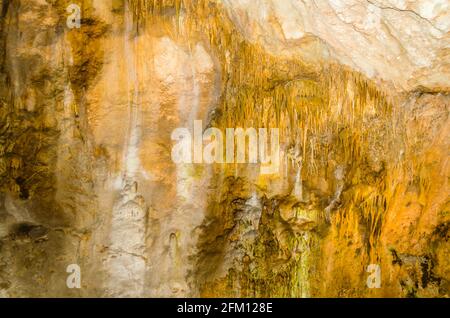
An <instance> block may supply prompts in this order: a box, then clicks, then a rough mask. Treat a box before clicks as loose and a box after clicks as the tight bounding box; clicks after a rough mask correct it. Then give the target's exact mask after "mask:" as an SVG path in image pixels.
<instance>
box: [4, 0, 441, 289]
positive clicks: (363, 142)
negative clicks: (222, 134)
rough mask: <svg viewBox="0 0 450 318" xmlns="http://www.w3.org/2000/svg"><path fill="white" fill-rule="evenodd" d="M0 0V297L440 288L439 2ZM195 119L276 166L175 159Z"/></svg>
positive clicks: (204, 126)
mask: <svg viewBox="0 0 450 318" xmlns="http://www.w3.org/2000/svg"><path fill="white" fill-rule="evenodd" d="M0 3H1V8H2V9H1V24H0V28H1V29H0V45H1V49H0V66H1V68H0V83H1V84H0V106H1V108H0V118H1V121H0V131H1V134H0V139H1V143H0V191H1V193H0V295H1V296H3V297H17V296H19V297H30V296H34V297H43V296H49V297H60V296H81V297H87V296H91V297H92V296H94V297H99V296H124V297H152V296H153V297H180V296H185V297H193V296H205V297H212V296H232V297H416V296H418V297H446V296H448V294H449V289H450V285H449V283H450V272H449V271H450V264H449V259H450V258H449V253H450V244H449V243H448V239H449V224H450V214H449V203H448V193H449V188H448V176H449V166H448V149H449V141H448V135H449V131H448V130H449V127H450V126H449V124H448V110H449V105H450V99H449V98H450V97H449V83H450V81H449V62H450V58H449V54H448V44H449V36H448V31H449V28H450V25H449V24H448V12H449V10H448V9H449V4H448V2H447V1H431V0H430V1H425V0H423V1H387V0H385V1H320V2H319V1H295V0H284V1H271V0H259V1H243V0H239V1H234V0H233V1H225V0H223V1H212V0H210V1H208V0H198V1H181V0H172V1H169V0H161V1H146V0H128V1H123V0H110V1H95V0H83V1H78V2H77V4H78V5H79V6H80V8H81V21H80V22H81V27H80V28H69V27H68V26H67V17H68V15H69V13H68V12H67V11H66V9H67V7H68V6H69V5H70V4H71V3H72V1H68V0H67V1H63V0H52V1H50V0H48V1H44V0H9V1H7V0H2V1H1V2H0ZM194 120H202V121H203V128H204V129H205V128H207V127H217V128H219V129H221V130H223V131H224V130H225V129H226V128H230V127H233V128H235V127H244V128H247V127H256V128H259V127H268V128H269V127H274V128H279V130H280V152H281V158H280V159H281V160H280V169H279V171H278V173H275V174H263V173H261V167H260V165H258V164H212V165H207V164H183V163H175V162H174V161H173V160H172V159H171V148H172V145H173V141H172V140H171V134H172V132H173V130H174V129H176V128H178V127H188V128H192V125H193V121H194ZM70 264H78V265H79V266H80V269H81V274H82V276H81V288H79V289H78V288H75V289H71V288H68V287H67V285H66V279H67V277H68V275H69V274H68V273H67V271H66V269H67V266H68V265H70ZM370 264H376V265H378V266H380V269H381V287H380V288H368V287H367V284H366V282H367V277H368V275H369V273H368V272H367V267H368V266H369V265H370Z"/></svg>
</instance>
